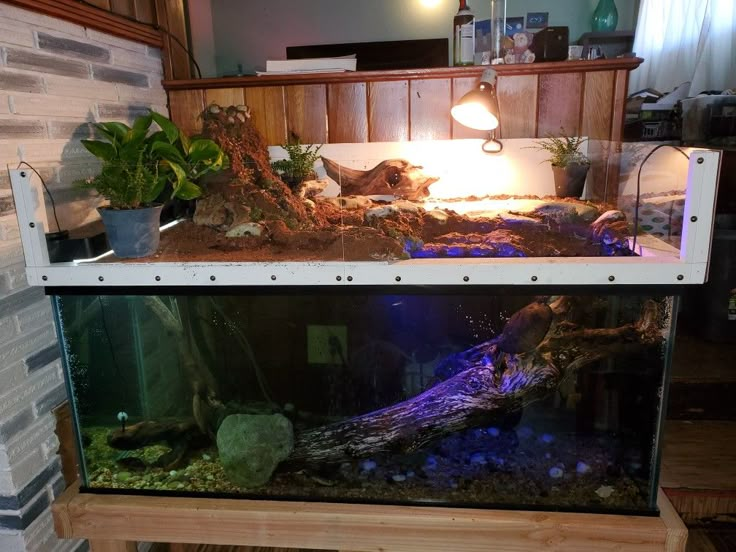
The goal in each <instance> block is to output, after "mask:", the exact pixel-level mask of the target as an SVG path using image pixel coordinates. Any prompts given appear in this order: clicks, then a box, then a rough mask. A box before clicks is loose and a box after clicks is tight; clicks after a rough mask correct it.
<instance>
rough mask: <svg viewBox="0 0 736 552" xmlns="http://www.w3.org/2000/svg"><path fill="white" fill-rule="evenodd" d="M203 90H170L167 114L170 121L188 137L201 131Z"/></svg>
mask: <svg viewBox="0 0 736 552" xmlns="http://www.w3.org/2000/svg"><path fill="white" fill-rule="evenodd" d="M204 108H205V105H204V91H203V90H170V91H169V113H170V114H171V120H172V121H174V122H175V123H176V124H177V125H179V128H181V129H182V130H183V131H184V132H186V133H187V134H189V135H192V134H199V133H200V132H201V130H202V117H201V115H202V111H204Z"/></svg>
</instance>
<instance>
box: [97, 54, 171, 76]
mask: <svg viewBox="0 0 736 552" xmlns="http://www.w3.org/2000/svg"><path fill="white" fill-rule="evenodd" d="M110 53H111V54H112V60H111V65H114V66H115V67H127V68H130V69H142V70H143V71H146V72H148V73H153V74H154V75H156V76H158V77H159V79H160V78H161V75H163V73H164V67H163V64H162V63H161V60H160V59H156V58H153V57H149V56H148V55H147V54H140V53H139V52H132V51H130V50H124V49H122V48H116V47H112V48H110ZM154 80H155V79H154Z"/></svg>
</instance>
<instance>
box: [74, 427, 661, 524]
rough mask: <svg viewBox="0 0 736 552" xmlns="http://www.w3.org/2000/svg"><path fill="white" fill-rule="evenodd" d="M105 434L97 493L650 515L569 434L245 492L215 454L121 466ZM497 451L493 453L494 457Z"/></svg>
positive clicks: (523, 438)
mask: <svg viewBox="0 0 736 552" xmlns="http://www.w3.org/2000/svg"><path fill="white" fill-rule="evenodd" d="M108 430H109V428H103V427H97V428H90V429H89V431H88V432H87V433H88V435H89V436H90V437H91V438H92V442H91V444H90V445H89V447H87V449H86V450H85V455H86V462H87V467H88V469H89V475H90V477H89V483H90V486H91V487H92V488H100V489H126V490H148V491H168V492H170V491H175V492H177V491H180V492H182V493H186V494H196V493H224V494H236V495H245V496H248V495H250V496H254V495H258V496H265V497H268V496H273V497H284V496H286V497H310V498H314V499H320V500H328V501H329V500H338V499H339V500H350V501H355V502H360V501H379V502H398V503H401V502H415V503H416V502H426V503H454V504H463V505H467V506H473V505H474V504H500V505H502V504H507V505H510V506H515V505H525V506H535V505H536V506H539V507H544V508H576V509H586V508H590V509H609V510H632V511H636V510H646V509H647V503H646V500H645V499H644V497H643V496H642V493H641V490H640V489H641V488H644V487H645V485H644V483H645V482H644V481H643V480H641V479H635V478H633V477H631V476H629V475H627V474H626V473H624V472H623V470H622V469H621V468H620V467H617V466H614V465H612V463H611V460H610V456H611V454H610V451H611V442H609V441H608V439H606V438H601V437H590V438H587V439H581V438H580V437H578V438H577V439H572V438H566V437H565V436H564V435H563V436H557V438H555V440H554V441H553V442H551V443H545V442H544V441H543V440H542V439H540V436H539V435H533V434H532V435H528V434H527V435H525V434H523V433H522V432H520V436H519V438H518V442H517V441H516V438H515V437H514V438H513V439H511V441H509V442H511V443H512V445H511V446H509V447H505V448H504V446H502V445H496V446H495V447H491V446H490V445H491V444H492V443H493V442H494V440H498V439H501V440H503V439H504V437H505V438H507V439H508V436H509V434H507V433H502V434H501V437H494V436H492V435H491V434H489V433H486V432H484V431H483V430H473V431H470V432H467V433H466V434H462V435H457V436H452V437H449V438H448V439H445V440H444V441H442V442H441V443H440V444H438V446H436V447H433V449H432V450H431V452H430V453H416V454H413V455H401V456H399V455H394V456H388V455H386V456H376V457H375V458H373V459H372V460H373V461H374V462H375V467H370V465H369V466H368V467H370V469H369V470H366V469H364V468H365V467H366V464H364V462H363V461H359V460H356V461H353V462H346V463H344V464H342V465H340V466H335V467H332V468H329V469H320V470H315V471H310V470H303V471H300V472H296V473H277V474H276V475H275V476H274V477H273V478H272V480H271V482H270V483H269V484H268V485H266V486H264V487H262V488H259V489H254V490H250V491H248V490H245V489H241V488H239V487H237V486H236V485H234V484H232V483H231V482H230V481H229V480H228V479H227V477H226V475H225V473H224V471H223V469H222V466H221V465H220V464H219V462H218V457H217V451H216V449H215V448H214V447H211V448H208V449H205V450H200V451H195V452H194V453H193V454H192V456H191V458H190V460H189V463H188V464H187V465H186V466H184V467H182V468H181V469H176V470H164V469H162V468H157V467H150V465H151V464H152V463H153V462H155V460H156V458H158V456H159V455H161V454H163V453H164V452H166V451H167V449H166V447H163V446H151V447H146V448H144V449H141V450H138V451H133V452H132V453H125V454H126V455H127V456H136V457H138V458H140V459H141V460H143V461H144V462H145V463H146V464H147V465H148V466H149V467H147V468H146V469H144V470H142V471H133V470H131V469H128V468H126V467H123V466H119V465H118V464H117V463H116V458H118V457H119V456H120V451H117V450H114V449H111V448H110V447H108V446H107V444H106V441H105V439H106V435H107V432H108ZM453 440H455V441H454V442H453ZM474 445H475V446H474ZM491 448H494V449H495V451H496V452H494V453H493V454H491V453H490V452H488V451H490V450H491ZM478 450H481V451H485V452H484V453H483V454H485V455H486V457H487V458H486V462H485V463H478V462H472V461H471V457H472V455H473V453H474V451H478ZM453 451H463V452H461V453H458V452H453ZM429 457H431V458H432V461H429V460H428V458H429ZM578 461H584V462H585V463H586V464H587V465H588V466H589V467H590V471H588V472H587V473H584V474H579V473H577V472H576V464H577V462H578ZM553 467H559V468H560V469H561V470H562V473H563V475H562V477H560V478H553V477H551V475H550V468H553ZM605 486H608V487H611V488H613V493H612V494H611V496H610V497H607V498H602V497H600V496H599V495H598V494H596V491H597V490H599V489H600V488H601V487H605Z"/></svg>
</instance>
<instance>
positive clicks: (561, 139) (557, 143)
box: [529, 128, 590, 167]
mask: <svg viewBox="0 0 736 552" xmlns="http://www.w3.org/2000/svg"><path fill="white" fill-rule="evenodd" d="M560 131H561V135H560V136H552V135H551V134H548V135H547V138H546V140H544V141H537V142H534V144H535V145H533V146H529V148H530V149H536V150H543V151H546V152H547V153H549V154H550V155H551V157H550V158H549V159H548V161H549V162H550V163H551V164H552V166H554V167H567V166H568V165H573V164H578V165H589V164H590V159H588V157H587V156H586V155H585V154H584V153H583V152H582V151H580V148H581V147H582V145H583V144H584V143H585V142H587V140H588V139H587V138H581V137H580V136H567V135H566V134H565V129H564V128H561V129H560Z"/></svg>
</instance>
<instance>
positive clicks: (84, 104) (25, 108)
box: [12, 94, 95, 119]
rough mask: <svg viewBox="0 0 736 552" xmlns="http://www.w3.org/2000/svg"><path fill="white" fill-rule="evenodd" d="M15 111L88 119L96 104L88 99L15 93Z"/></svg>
mask: <svg viewBox="0 0 736 552" xmlns="http://www.w3.org/2000/svg"><path fill="white" fill-rule="evenodd" d="M12 106H13V113H16V114H17V115H36V116H47V117H60V118H74V119H86V118H88V117H92V116H94V114H95V104H94V102H91V101H89V100H88V99H82V98H65V97H63V96H51V95H48V96H39V95H38V94H13V97H12Z"/></svg>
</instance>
